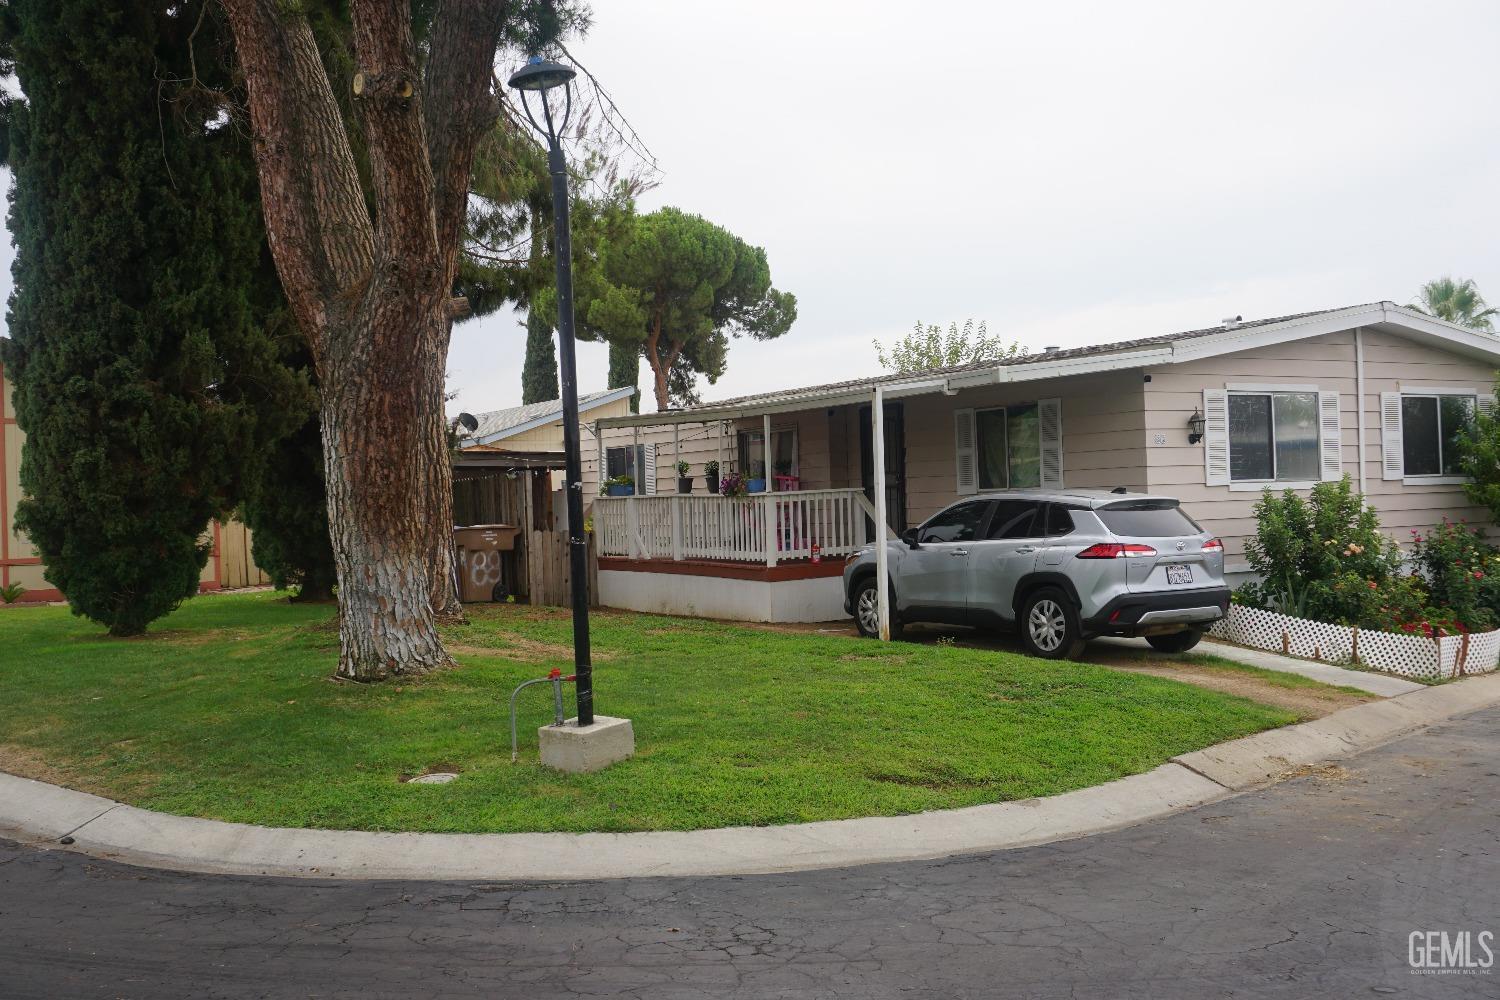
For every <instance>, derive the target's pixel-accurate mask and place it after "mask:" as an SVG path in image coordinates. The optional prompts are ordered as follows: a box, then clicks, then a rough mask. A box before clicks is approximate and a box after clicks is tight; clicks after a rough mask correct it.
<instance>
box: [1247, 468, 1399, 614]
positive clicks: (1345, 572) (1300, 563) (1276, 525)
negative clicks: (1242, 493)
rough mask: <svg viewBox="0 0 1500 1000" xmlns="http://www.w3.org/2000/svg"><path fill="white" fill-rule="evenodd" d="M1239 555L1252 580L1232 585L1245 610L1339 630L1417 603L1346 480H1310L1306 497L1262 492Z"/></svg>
mask: <svg viewBox="0 0 1500 1000" xmlns="http://www.w3.org/2000/svg"><path fill="white" fill-rule="evenodd" d="M1255 521H1256V533H1255V537H1254V538H1251V539H1248V540H1247V541H1246V543H1245V556H1246V558H1247V559H1248V560H1249V562H1250V567H1251V568H1252V569H1253V570H1255V572H1256V573H1257V574H1259V575H1260V580H1258V581H1256V582H1254V583H1247V584H1245V585H1243V586H1242V587H1240V589H1239V591H1238V598H1239V600H1240V602H1241V603H1242V604H1246V605H1249V606H1251V607H1258V608H1266V609H1267V610H1272V611H1280V612H1282V613H1283V614H1289V615H1296V616H1298V617H1300V618H1314V619H1316V620H1318V621H1324V622H1332V623H1334V624H1340V625H1369V624H1372V623H1373V622H1375V621H1384V620H1390V619H1392V618H1397V617H1400V616H1403V615H1406V614H1408V613H1410V612H1412V611H1413V610H1419V609H1420V608H1421V606H1422V601H1421V598H1420V597H1419V596H1418V594H1417V593H1416V589H1417V588H1415V587H1414V586H1413V585H1412V584H1411V583H1410V582H1409V581H1407V582H1403V580H1405V578H1403V577H1402V576H1401V552H1400V549H1399V548H1397V546H1396V544H1395V542H1393V541H1391V540H1390V539H1389V538H1387V537H1386V536H1384V535H1382V534H1381V533H1380V522H1379V520H1378V519H1377V518H1376V516H1375V511H1374V510H1373V509H1371V508H1370V507H1368V506H1367V505H1366V504H1365V501H1364V497H1363V496H1361V495H1360V494H1358V493H1356V492H1355V490H1354V487H1353V485H1352V484H1351V483H1350V481H1349V477H1348V476H1345V477H1344V478H1343V479H1342V480H1341V481H1339V482H1337V483H1318V484H1317V485H1316V486H1314V487H1313V488H1312V491H1311V493H1310V494H1309V496H1308V497H1307V499H1305V500H1304V499H1303V498H1302V497H1299V496H1298V495H1297V494H1295V493H1293V492H1292V491H1291V490H1286V491H1285V492H1283V493H1282V494H1281V495H1280V496H1277V495H1275V494H1273V493H1272V492H1271V491H1270V490H1266V491H1265V492H1264V493H1263V494H1261V498H1260V501H1259V502H1258V503H1256V505H1255Z"/></svg>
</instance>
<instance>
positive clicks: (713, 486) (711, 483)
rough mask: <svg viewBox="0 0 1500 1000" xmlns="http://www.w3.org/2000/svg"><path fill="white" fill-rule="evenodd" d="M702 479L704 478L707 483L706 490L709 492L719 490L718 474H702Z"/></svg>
mask: <svg viewBox="0 0 1500 1000" xmlns="http://www.w3.org/2000/svg"><path fill="white" fill-rule="evenodd" d="M703 480H704V482H706V483H708V492H710V493H718V492H719V476H718V473H714V474H713V475H711V476H704V477H703Z"/></svg>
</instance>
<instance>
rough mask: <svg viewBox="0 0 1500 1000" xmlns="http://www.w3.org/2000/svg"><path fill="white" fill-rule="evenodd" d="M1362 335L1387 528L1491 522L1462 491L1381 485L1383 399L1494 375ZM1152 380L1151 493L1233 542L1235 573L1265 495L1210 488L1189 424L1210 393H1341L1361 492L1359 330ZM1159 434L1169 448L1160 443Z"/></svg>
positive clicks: (1369, 443) (1349, 455) (1376, 481)
mask: <svg viewBox="0 0 1500 1000" xmlns="http://www.w3.org/2000/svg"><path fill="white" fill-rule="evenodd" d="M1362 336H1363V339H1364V355H1365V363H1364V368H1365V398H1364V406H1363V409H1364V421H1365V455H1364V467H1365V469H1364V471H1365V490H1366V495H1367V496H1368V497H1369V499H1370V502H1371V505H1372V506H1374V507H1375V509H1376V510H1377V512H1378V513H1379V515H1380V521H1381V525H1382V526H1383V527H1384V528H1385V529H1386V531H1387V532H1388V533H1390V534H1391V535H1393V536H1394V537H1395V538H1396V539H1397V540H1398V541H1405V540H1406V539H1407V538H1409V533H1410V530H1411V529H1412V528H1419V529H1421V528H1426V527H1429V526H1431V525H1433V524H1436V523H1438V522H1439V521H1441V519H1442V517H1443V516H1444V515H1445V514H1446V515H1447V516H1449V517H1450V518H1458V517H1464V518H1468V519H1469V520H1471V521H1483V520H1487V515H1486V513H1485V512H1484V511H1483V510H1480V509H1478V508H1475V507H1473V506H1472V505H1470V504H1469V502H1468V500H1467V499H1466V498H1465V496H1464V494H1463V489H1462V487H1460V486H1427V485H1414V484H1411V485H1409V484H1403V483H1402V482H1400V481H1386V480H1384V479H1382V478H1381V445H1380V394H1381V393H1382V392H1393V391H1397V390H1398V389H1399V388H1400V387H1401V386H1403V385H1405V386H1444V387H1464V388H1472V389H1473V390H1474V391H1475V392H1476V393H1483V392H1488V391H1490V386H1491V385H1492V384H1493V381H1494V373H1493V372H1492V371H1491V370H1490V369H1489V368H1488V367H1487V366H1485V365H1484V364H1482V363H1479V362H1476V361H1472V360H1470V359H1468V358H1465V357H1462V356H1460V355H1456V354H1451V353H1449V352H1446V351H1443V350H1440V349H1437V348H1433V347H1428V346H1424V345H1420V344H1417V343H1414V342H1412V341H1410V340H1406V339H1405V338H1402V337H1398V336H1395V335H1393V334H1387V333H1378V332H1374V331H1369V330H1366V331H1364V333H1363V334H1362ZM1146 374H1149V375H1150V376H1151V381H1150V382H1149V383H1146V384H1145V386H1144V389H1145V414H1144V416H1145V426H1146V431H1147V440H1148V441H1150V442H1151V444H1150V446H1149V447H1148V448H1147V449H1146V470H1147V482H1146V487H1147V488H1148V489H1150V490H1152V491H1154V492H1160V493H1169V494H1171V495H1173V496H1176V497H1178V498H1179V499H1181V500H1182V502H1183V504H1184V506H1185V507H1187V509H1188V510H1189V511H1191V513H1192V514H1193V516H1194V517H1195V518H1197V519H1198V520H1199V521H1200V522H1202V523H1203V524H1204V525H1205V527H1207V528H1208V529H1209V530H1211V531H1214V532H1215V533H1217V534H1218V535H1219V536H1220V537H1221V538H1223V540H1224V546H1225V557H1226V562H1227V565H1228V567H1229V568H1230V569H1231V570H1242V569H1243V568H1244V543H1245V539H1246V538H1247V537H1248V536H1250V535H1253V534H1254V532H1255V521H1254V518H1253V516H1252V510H1253V508H1254V506H1255V503H1256V501H1257V500H1258V499H1259V498H1260V494H1259V493H1258V492H1254V491H1249V492H1247V491H1242V490H1233V489H1231V488H1229V487H1226V486H1209V485H1206V480H1207V476H1206V474H1205V465H1204V446H1203V444H1202V443H1199V444H1196V445H1189V444H1188V443H1187V434H1188V428H1187V421H1188V417H1189V416H1191V415H1192V413H1193V411H1194V410H1199V411H1200V412H1201V410H1202V407H1203V390H1204V389H1223V388H1224V387H1225V386H1226V385H1231V384H1245V383H1250V384H1255V383H1260V384H1268V385H1275V384H1288V385H1316V386H1317V387H1318V389H1319V390H1320V391H1322V392H1337V393H1338V394H1339V423H1340V440H1341V443H1342V447H1341V453H1342V459H1343V463H1342V464H1343V468H1344V471H1345V472H1347V473H1348V475H1349V476H1350V478H1351V479H1353V480H1354V482H1355V485H1356V487H1357V486H1358V484H1359V470H1360V466H1359V463H1360V455H1359V423H1358V419H1359V411H1360V401H1359V399H1358V392H1357V385H1358V382H1357V373H1356V365H1355V334H1354V331H1352V330H1346V331H1343V332H1340V333H1333V334H1328V335H1325V336H1321V337H1314V338H1309V339H1307V340H1297V341H1289V342H1287V343H1282V344H1276V345H1273V346H1269V347H1260V348H1255V349H1252V350H1248V351H1241V352H1238V353H1235V354H1225V355H1221V356H1218V357H1212V358H1204V359H1202V360H1198V361H1189V362H1182V363H1178V364H1174V365H1164V366H1160V367H1156V368H1148V369H1146ZM1158 435H1159V436H1160V437H1161V438H1162V439H1164V443H1162V444H1157V443H1155V441H1156V439H1157V436H1158ZM1064 447H1065V448H1066V447H1067V440H1066V436H1065V437H1064ZM1069 485H1077V484H1074V483H1071V482H1070V483H1069ZM1304 492H1305V491H1304Z"/></svg>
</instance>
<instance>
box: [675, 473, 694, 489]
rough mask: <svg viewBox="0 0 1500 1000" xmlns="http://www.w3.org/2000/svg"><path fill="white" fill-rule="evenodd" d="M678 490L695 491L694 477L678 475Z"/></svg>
mask: <svg viewBox="0 0 1500 1000" xmlns="http://www.w3.org/2000/svg"><path fill="white" fill-rule="evenodd" d="M677 492H678V493H691V492H693V477H692V476H678V477H677Z"/></svg>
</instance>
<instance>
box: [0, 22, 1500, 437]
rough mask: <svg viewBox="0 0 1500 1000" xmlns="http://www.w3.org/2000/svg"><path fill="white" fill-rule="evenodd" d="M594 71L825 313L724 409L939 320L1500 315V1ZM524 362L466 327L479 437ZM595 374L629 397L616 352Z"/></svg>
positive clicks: (683, 176)
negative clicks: (1421, 302) (1446, 299)
mask: <svg viewBox="0 0 1500 1000" xmlns="http://www.w3.org/2000/svg"><path fill="white" fill-rule="evenodd" d="M914 15H918V16H916V17H914ZM572 48H573V51H574V53H575V55H577V56H578V58H579V59H580V60H581V61H582V62H583V63H585V64H586V65H587V67H588V68H589V69H590V70H591V71H592V72H593V73H594V74H595V75H596V76H598V77H599V78H600V79H601V81H603V83H604V84H605V86H606V87H608V88H609V89H610V90H611V92H612V93H613V95H614V97H615V99H616V100H617V101H618V103H619V105H620V106H621V108H622V109H623V110H624V111H625V113H626V114H627V115H628V117H629V119H630V120H631V122H632V124H634V125H635V127H636V129H637V130H638V131H639V132H640V133H641V135H642V136H643V137H644V138H645V140H646V142H647V143H648V144H649V145H650V147H651V149H652V151H653V152H654V153H655V154H656V155H657V157H658V160H659V162H660V165H661V168H662V177H661V183H660V186H659V187H657V188H656V189H655V190H654V191H652V192H650V193H649V194H648V195H647V196H646V198H645V199H644V202H643V205H642V207H643V209H645V210H650V209H653V208H657V207H659V206H661V205H676V206H679V207H681V208H683V209H685V210H688V211H692V212H697V213H699V214H701V215H704V216H706V217H707V218H709V219H711V220H713V221H714V222H717V223H719V224H721V225H723V226H725V227H727V228H728V229H730V230H731V231H732V232H734V233H736V234H738V235H739V236H741V237H743V238H744V239H745V240H747V241H749V242H751V243H754V244H758V245H761V246H764V247H765V248H766V250H767V252H768V254H769V257H770V263H771V273H772V277H773V279H774V281H775V283H776V285H777V287H779V288H782V289H785V290H787V291H791V292H793V293H795V294H796V296H797V300H798V313H799V315H798V319H797V322H796V324H795V325H794V326H793V327H792V330H791V332H790V333H788V334H787V335H786V336H785V337H783V338H781V339H779V340H775V341H770V342H767V343H763V344H757V343H750V342H735V343H734V344H733V346H732V347H731V350H730V355H729V371H728V373H727V374H726V375H725V376H724V378H723V379H721V380H720V381H719V383H718V384H717V385H714V386H704V387H703V388H704V397H705V398H706V399H710V400H711V399H714V398H720V397H727V396H732V395H739V394H742V393H746V392H755V391H760V390H769V389H774V388H779V387H787V386H792V385H805V384H812V383H817V382H824V381H835V380H838V379H844V378H853V377H857V376H860V375H867V374H872V373H874V372H876V371H877V370H878V367H877V365H876V362H875V356H874V351H873V349H872V347H871V343H870V342H871V339H872V338H877V337H878V338H882V339H889V338H893V337H896V336H899V335H900V334H902V333H903V332H905V331H906V330H908V329H910V327H911V326H912V324H913V323H914V322H916V321H917V320H919V319H921V320H924V321H927V322H941V323H944V324H946V323H947V322H949V321H950V320H960V321H961V320H963V319H964V318H966V317H973V318H975V319H976V320H986V321H988V323H989V328H990V331H991V332H992V333H998V334H1001V335H1003V336H1004V337H1005V338H1007V339H1014V340H1019V341H1020V342H1021V343H1022V344H1023V345H1025V346H1026V347H1028V348H1031V349H1039V348H1041V347H1043V346H1046V345H1049V344H1057V345H1060V346H1074V345H1080V344H1090V343H1098V342H1103V341H1108V340H1116V339H1122V338H1127V337H1132V336H1141V335H1146V334H1154V333H1166V332H1170V331H1173V330H1178V329H1188V328H1192V327H1197V326H1205V325H1211V324H1213V323H1216V322H1218V321H1219V320H1220V319H1221V318H1222V317H1224V316H1228V315H1233V314H1236V313H1239V314H1243V315H1244V316H1245V317H1246V318H1247V319H1249V318H1253V317H1261V316H1270V315H1278V314H1281V313H1286V312H1295V311H1299V310H1304V309H1316V308H1324V307H1331V306H1339V305H1347V304H1352V303H1357V302H1367V301H1372V300H1377V299H1393V300H1395V301H1398V302H1406V301H1409V300H1410V299H1411V298H1412V296H1413V295H1414V294H1415V293H1416V291H1417V288H1418V286H1419V285H1420V284H1421V283H1422V282H1423V281H1424V280H1426V279H1427V278H1430V277H1435V276H1437V275H1440V274H1444V273H1452V274H1455V275H1458V276H1466V277H1473V278H1475V279H1476V280H1477V281H1478V282H1479V285H1480V287H1481V289H1483V290H1486V291H1488V293H1489V295H1490V297H1491V300H1492V301H1496V302H1500V248H1497V243H1496V240H1495V239H1494V236H1495V233H1496V231H1497V223H1500V196H1497V193H1496V192H1497V190H1500V130H1497V116H1496V111H1495V107H1496V94H1495V91H1496V81H1495V72H1494V65H1495V62H1494V56H1495V52H1496V51H1497V48H1500V4H1497V3H1494V2H1472V3H1465V2H1456V0H1454V2H1441V0H1429V2H1424V3H1420V4H1418V3H1409V2H1406V3H1394V2H1391V3H1382V2H1372V0H1362V2H1349V3H1340V2H1332V0H1321V2H1318V3H1307V2H1297V3H1273V2H1266V0H1262V2H1260V3H1256V4H1248V5H1246V4H1236V5H1227V4H1206V3H1202V2H1201V0H1199V2H1192V3H1155V2H1145V0H1140V2H1136V3H1130V4H1122V3H1117V2H1096V3H1085V2H1073V3H1068V4H1035V3H1018V2H989V3H977V2H976V3H957V2H951V0H950V2H946V3H941V4H929V5H926V6H925V7H923V6H922V5H913V4H911V3H909V2H903V3H883V2H873V0H864V2H857V3H855V2H833V0H798V2H780V0H755V2H748V0H747V2H740V0H715V2H713V3H704V2H702V0H697V2H689V0H633V2H631V3H629V4H621V3H613V2H598V3H596V4H595V23H594V27H593V29H592V31H591V32H590V34H589V36H588V37H587V38H586V39H585V40H584V41H582V42H580V43H578V44H576V45H573V46H572ZM7 271H8V268H7ZM8 278H9V276H8V273H7V274H6V275H5V282H6V284H8ZM524 344H525V332H524V329H523V328H522V326H521V325H520V322H519V321H518V319H517V317H516V316H515V315H514V314H512V313H510V312H508V311H507V312H502V313H499V314H497V315H494V316H491V317H488V318H486V319H483V320H475V321H471V322H469V323H465V324H463V325H461V326H459V327H458V328H457V329H456V330H455V333H454V338H453V350H452V355H451V359H450V364H449V371H450V388H451V389H452V390H454V391H456V392H457V393H458V396H457V399H456V400H455V401H454V403H453V407H454V409H455V410H457V409H466V410H471V411H476V412H477V411H482V410H489V409H495V408H497V407H502V406H509V405H514V404H515V403H518V402H519V401H520V370H521V358H522V354H523V351H524ZM579 362H580V369H581V387H582V388H583V389H584V390H585V391H587V390H592V389H597V388H603V387H604V384H605V372H606V351H605V348H604V347H603V346H601V345H597V344H582V345H580V346H579ZM645 382H646V380H645V379H644V377H643V383H645ZM648 400H649V394H648ZM648 405H650V404H649V402H648Z"/></svg>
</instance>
